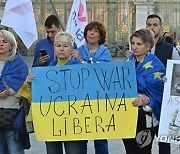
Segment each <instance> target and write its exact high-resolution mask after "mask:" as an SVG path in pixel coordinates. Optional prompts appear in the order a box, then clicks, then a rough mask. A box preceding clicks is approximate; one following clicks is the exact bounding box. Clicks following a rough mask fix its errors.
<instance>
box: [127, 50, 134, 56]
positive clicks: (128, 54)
mask: <svg viewBox="0 0 180 154" xmlns="http://www.w3.org/2000/svg"><path fill="white" fill-rule="evenodd" d="M132 53H133V52H132V51H131V50H127V51H126V53H125V56H126V57H129V56H130V55H131V54H132Z"/></svg>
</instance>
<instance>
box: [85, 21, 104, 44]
mask: <svg viewBox="0 0 180 154" xmlns="http://www.w3.org/2000/svg"><path fill="white" fill-rule="evenodd" d="M93 28H95V29H97V30H98V31H99V34H100V38H99V41H98V44H99V45H101V44H104V43H105V41H106V29H105V27H104V25H103V24H101V23H99V22H97V21H92V22H90V23H89V24H87V25H86V27H85V29H84V38H85V39H86V41H87V31H88V30H92V29H93Z"/></svg>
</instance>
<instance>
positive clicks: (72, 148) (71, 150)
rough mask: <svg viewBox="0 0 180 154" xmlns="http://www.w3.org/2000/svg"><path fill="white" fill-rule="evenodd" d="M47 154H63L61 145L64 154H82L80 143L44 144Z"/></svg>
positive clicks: (58, 142)
mask: <svg viewBox="0 0 180 154" xmlns="http://www.w3.org/2000/svg"><path fill="white" fill-rule="evenodd" d="M45 143H46V151H47V154H63V144H64V148H65V153H66V154H82V141H63V142H61V141H54V142H45Z"/></svg>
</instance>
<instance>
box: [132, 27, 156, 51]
mask: <svg viewBox="0 0 180 154" xmlns="http://www.w3.org/2000/svg"><path fill="white" fill-rule="evenodd" d="M133 37H138V38H141V39H142V41H143V42H144V43H147V44H149V45H150V48H152V47H153V46H154V40H153V36H152V33H151V32H150V30H149V29H145V28H144V29H140V30H137V31H135V32H134V33H133V34H132V35H131V36H130V41H132V38H133Z"/></svg>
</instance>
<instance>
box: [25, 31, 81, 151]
mask: <svg viewBox="0 0 180 154" xmlns="http://www.w3.org/2000/svg"><path fill="white" fill-rule="evenodd" d="M73 50H74V38H73V37H72V35H71V34H70V33H67V32H58V33H57V34H56V36H55V39H54V51H55V55H56V57H57V59H56V60H53V61H51V62H50V63H49V65H48V66H62V65H75V64H82V63H81V61H79V60H77V59H74V58H71V54H72V52H73ZM33 79H34V76H32V75H28V76H27V78H26V81H27V82H28V83H30V82H31V81H32V80H33ZM45 143H46V150H47V154H63V145H64V148H65V152H66V154H81V153H82V145H83V144H82V141H52V142H50V141H46V142H45Z"/></svg>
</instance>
